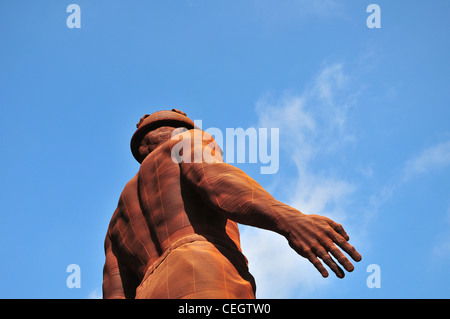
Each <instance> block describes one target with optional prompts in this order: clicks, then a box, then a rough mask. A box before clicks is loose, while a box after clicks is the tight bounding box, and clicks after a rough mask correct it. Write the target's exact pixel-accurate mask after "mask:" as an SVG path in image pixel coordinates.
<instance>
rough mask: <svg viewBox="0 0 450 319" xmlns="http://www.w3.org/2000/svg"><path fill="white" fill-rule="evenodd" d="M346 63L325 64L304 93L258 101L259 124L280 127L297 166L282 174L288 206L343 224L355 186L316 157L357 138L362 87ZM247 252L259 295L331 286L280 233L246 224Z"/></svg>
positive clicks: (281, 294) (284, 294) (275, 295)
mask: <svg viewBox="0 0 450 319" xmlns="http://www.w3.org/2000/svg"><path fill="white" fill-rule="evenodd" d="M348 80H349V76H348V75H347V74H346V73H345V72H344V65H343V64H341V63H335V64H330V65H327V66H325V67H324V68H323V69H322V70H321V71H320V72H319V73H318V74H317V76H316V77H315V78H314V79H313V80H312V81H311V82H310V85H309V86H308V87H307V89H305V90H304V91H303V92H302V93H301V94H292V93H284V94H283V95H282V96H281V97H277V98H275V99H273V98H271V97H270V96H265V97H263V98H261V99H260V100H259V101H258V102H257V103H256V110H257V114H258V118H259V121H258V125H259V126H260V127H278V128H280V148H281V149H282V150H284V154H288V156H290V159H291V161H292V163H293V164H294V165H295V167H296V172H295V173H294V174H291V176H289V177H286V176H283V177H282V178H283V183H282V184H281V183H280V184H277V185H280V186H281V187H283V186H284V187H285V188H283V189H281V188H280V187H278V189H277V192H285V191H286V192H287V191H289V193H290V194H291V195H290V197H289V200H288V202H287V204H289V205H291V206H292V207H295V208H297V209H299V210H300V211H302V212H304V213H317V214H322V215H326V216H328V217H331V218H333V219H335V220H337V221H339V222H342V221H343V220H344V219H345V218H346V213H345V206H346V203H347V199H348V198H349V197H350V196H351V194H352V193H353V192H354V190H355V186H354V185H353V184H352V183H351V182H350V181H347V180H346V179H344V178H341V177H336V176H333V174H330V173H329V172H327V169H328V168H327V167H321V168H320V169H318V168H317V167H315V160H316V159H318V158H320V157H323V156H330V155H333V154H336V153H338V152H339V151H341V150H342V148H344V147H345V146H346V145H348V144H349V143H352V142H353V141H354V140H355V137H354V136H352V134H350V133H349V132H348V130H347V129H346V119H347V113H348V111H349V109H350V108H351V107H353V106H355V105H356V96H357V91H356V90H352V88H351V86H350V85H349V81H348ZM241 238H242V246H243V250H244V252H245V254H246V256H247V258H248V259H249V263H250V270H251V271H252V273H253V274H254V276H255V278H256V281H257V286H258V291H257V296H258V297H259V298H287V297H293V296H294V297H296V298H299V297H306V296H308V293H311V292H312V291H314V290H315V289H318V288H320V287H323V286H324V285H327V284H328V283H329V281H327V280H324V279H323V278H322V277H321V276H320V274H319V273H318V272H317V271H316V270H315V268H314V267H313V266H312V265H311V264H310V263H309V262H308V261H306V260H304V259H303V258H301V257H300V256H298V255H297V254H296V253H295V252H294V251H293V250H292V249H291V248H290V247H289V245H288V244H287V242H286V240H285V239H284V238H282V237H281V236H279V235H278V234H274V233H270V232H267V231H261V230H258V229H251V228H244V229H243V231H242V235H241Z"/></svg>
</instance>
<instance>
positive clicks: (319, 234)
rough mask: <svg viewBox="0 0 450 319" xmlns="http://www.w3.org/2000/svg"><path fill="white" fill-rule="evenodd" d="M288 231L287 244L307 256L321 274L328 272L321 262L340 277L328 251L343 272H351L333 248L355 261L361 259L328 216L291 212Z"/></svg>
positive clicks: (342, 256) (341, 228) (325, 275)
mask: <svg viewBox="0 0 450 319" xmlns="http://www.w3.org/2000/svg"><path fill="white" fill-rule="evenodd" d="M288 225H289V230H288V232H287V234H286V238H287V239H288V241H289V245H290V246H291V247H292V248H293V249H294V250H295V251H296V252H297V253H298V254H299V255H300V256H303V257H305V258H307V259H308V260H309V261H310V262H311V263H312V264H313V265H314V266H315V267H316V268H317V270H318V271H319V272H320V273H321V274H322V276H323V277H328V272H327V270H326V269H325V267H324V266H323V265H322V263H321V262H320V260H319V259H318V258H320V259H321V260H322V261H324V262H325V264H327V265H328V266H329V267H330V268H331V270H333V272H334V273H335V274H336V276H337V277H339V278H344V276H345V274H344V271H343V270H342V269H341V267H339V266H338V265H337V263H336V262H335V261H334V260H333V259H332V258H331V256H330V255H329V253H331V255H333V257H334V258H336V259H337V261H338V262H339V263H340V264H341V265H342V266H343V267H344V268H345V270H347V271H353V269H354V267H353V265H352V263H351V262H350V261H349V260H348V259H347V258H346V257H345V256H344V254H343V253H342V252H341V251H340V250H339V248H337V247H336V245H337V246H339V247H340V248H341V249H342V250H343V251H345V252H346V253H347V254H349V255H350V257H352V258H353V260H355V261H360V260H361V255H360V254H359V253H358V252H357V251H356V249H355V248H354V247H353V246H352V245H350V244H349V243H348V240H349V237H348V235H347V233H346V232H345V230H344V228H343V227H342V225H340V224H338V223H336V222H334V221H332V220H331V219H329V218H326V217H323V216H318V215H305V214H295V215H294V216H292V217H291V218H290V220H289V221H288Z"/></svg>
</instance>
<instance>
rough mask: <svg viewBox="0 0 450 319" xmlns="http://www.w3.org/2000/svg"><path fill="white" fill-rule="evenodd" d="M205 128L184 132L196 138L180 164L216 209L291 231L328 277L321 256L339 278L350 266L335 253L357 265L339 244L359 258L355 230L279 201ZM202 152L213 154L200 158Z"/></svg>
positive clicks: (295, 245) (297, 244)
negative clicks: (352, 237) (227, 159)
mask: <svg viewBox="0 0 450 319" xmlns="http://www.w3.org/2000/svg"><path fill="white" fill-rule="evenodd" d="M189 134H190V135H189ZM197 134H198V133H197ZM203 134H205V135H204V136H203V138H201V140H198V139H197V140H195V139H194V135H193V131H190V132H185V133H183V134H182V135H183V136H184V138H187V137H189V136H190V137H189V138H191V144H190V145H191V149H190V155H191V158H190V159H189V157H184V160H182V161H181V163H180V170H181V175H182V177H183V178H184V179H185V180H186V182H187V183H188V184H189V185H190V186H191V187H192V188H193V189H195V190H196V191H197V192H198V194H199V195H200V196H201V197H202V198H203V200H204V201H205V202H206V203H207V204H208V205H209V206H210V207H211V208H212V209H213V210H214V211H216V212H217V213H220V214H223V215H225V216H226V218H229V219H231V220H233V221H235V222H238V223H241V224H245V225H249V226H255V227H259V228H263V229H268V230H271V231H275V232H277V233H279V234H281V235H283V236H285V237H286V239H287V240H288V242H289V245H290V246H291V247H292V248H293V249H294V250H295V251H296V252H297V253H298V254H300V255H301V256H303V257H305V258H307V259H308V260H309V261H310V262H311V263H312V264H313V265H314V266H315V267H316V268H317V270H318V271H319V272H320V273H321V274H322V276H323V277H327V276H328V272H327V270H326V269H325V267H324V266H323V265H322V263H321V262H320V260H319V259H318V258H320V259H321V260H322V261H323V262H325V264H327V265H328V266H329V267H330V269H331V270H332V271H333V272H334V273H335V274H336V275H337V276H338V277H339V278H343V277H344V271H343V270H342V269H341V268H340V267H339V266H338V264H337V263H336V262H335V261H334V260H333V259H332V258H331V256H330V255H329V253H331V255H333V256H334V257H335V258H336V259H337V261H338V262H339V263H340V264H341V265H342V266H343V267H344V268H345V269H346V270H347V271H352V270H353V269H354V267H353V265H352V263H351V262H350V261H349V260H348V259H347V258H346V257H345V256H344V254H343V253H342V252H341V250H339V249H338V248H337V247H336V245H337V246H338V247H340V248H341V249H342V250H343V251H345V252H346V253H348V254H349V255H350V256H351V257H352V258H353V259H354V260H355V261H359V260H361V256H360V254H359V253H358V252H357V251H356V250H355V248H354V247H353V246H351V245H350V244H349V243H348V240H349V236H348V235H347V233H346V232H345V231H344V229H343V227H342V226H341V225H339V224H337V223H335V222H334V221H332V220H331V219H329V218H326V217H323V216H318V215H307V214H303V213H301V212H300V211H298V210H296V209H294V208H292V207H290V206H288V205H286V204H284V203H282V202H280V201H277V200H276V199H275V198H273V197H272V196H271V195H270V194H269V193H268V192H267V191H265V190H264V189H263V188H262V187H261V186H260V185H259V184H258V183H257V182H256V181H254V180H253V179H252V178H250V177H249V176H248V175H247V174H245V173H244V172H243V171H242V170H240V169H238V168H236V167H234V166H231V165H229V164H226V163H224V162H223V159H222V156H221V153H220V152H219V150H220V148H219V147H218V146H217V144H216V143H215V141H214V140H213V139H212V138H211V137H210V136H209V135H207V133H203ZM184 151H186V150H184ZM198 158H203V159H205V158H206V159H207V160H206V161H205V160H203V161H198ZM195 159H197V163H196V162H195Z"/></svg>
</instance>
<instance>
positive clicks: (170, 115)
mask: <svg viewBox="0 0 450 319" xmlns="http://www.w3.org/2000/svg"><path fill="white" fill-rule="evenodd" d="M136 127H137V129H136V132H134V134H133V137H132V138H131V152H132V153H133V156H134V158H135V159H136V160H137V161H138V162H139V163H142V161H143V160H144V158H145V157H146V156H147V155H148V154H150V152H151V151H153V149H155V148H156V147H157V146H158V144H159V143H161V142H163V141H165V140H167V139H169V138H170V137H171V134H172V131H173V130H174V129H175V128H178V127H183V128H187V129H189V130H190V129H193V128H194V127H195V124H194V121H192V120H191V119H190V118H188V117H187V116H186V113H184V112H182V111H180V110H177V109H172V110H171V111H158V112H155V113H152V114H146V115H144V116H143V117H142V118H141V119H140V121H139V123H137V124H136Z"/></svg>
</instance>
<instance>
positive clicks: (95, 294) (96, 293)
mask: <svg viewBox="0 0 450 319" xmlns="http://www.w3.org/2000/svg"><path fill="white" fill-rule="evenodd" d="M102 298H103V294H102V288H101V287H97V288H95V289H94V290H92V291H91V292H90V293H89V294H88V297H87V299H102Z"/></svg>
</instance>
